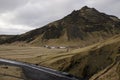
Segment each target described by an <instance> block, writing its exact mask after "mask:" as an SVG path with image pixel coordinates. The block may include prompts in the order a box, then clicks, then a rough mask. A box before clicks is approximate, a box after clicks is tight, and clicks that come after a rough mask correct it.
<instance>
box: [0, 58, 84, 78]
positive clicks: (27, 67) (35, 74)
mask: <svg viewBox="0 0 120 80" xmlns="http://www.w3.org/2000/svg"><path fill="white" fill-rule="evenodd" d="M0 65H9V66H17V67H20V68H22V69H23V73H24V74H25V77H27V79H28V80H29V79H30V80H84V79H78V78H76V77H74V76H72V75H70V74H68V73H65V72H60V71H56V70H53V69H50V68H46V67H42V66H36V65H33V64H28V63H24V62H19V61H13V60H7V59H0Z"/></svg>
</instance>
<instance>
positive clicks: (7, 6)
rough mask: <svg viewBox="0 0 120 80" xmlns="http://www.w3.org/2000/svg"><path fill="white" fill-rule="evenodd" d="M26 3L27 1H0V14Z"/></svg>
mask: <svg viewBox="0 0 120 80" xmlns="http://www.w3.org/2000/svg"><path fill="white" fill-rule="evenodd" d="M27 2H28V0H0V13H4V12H7V11H11V10H14V9H16V8H18V7H20V6H23V5H24V4H26V3H27Z"/></svg>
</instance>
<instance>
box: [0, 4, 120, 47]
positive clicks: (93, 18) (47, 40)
mask: <svg viewBox="0 0 120 80" xmlns="http://www.w3.org/2000/svg"><path fill="white" fill-rule="evenodd" d="M119 33H120V20H119V19H118V18H117V17H115V16H112V15H107V14H105V13H101V12H99V11H97V10H96V9H95V8H89V7H87V6H85V7H83V8H81V9H80V10H76V11H75V10H74V11H73V12H72V13H71V14H69V15H67V16H66V17H64V18H63V19H60V20H58V21H55V22H52V23H50V24H48V25H45V26H43V27H41V28H38V29H35V30H32V31H29V32H27V33H24V34H21V35H15V36H12V37H10V38H7V39H4V40H2V41H0V44H5V43H7V44H10V43H14V42H25V43H27V44H30V45H37V46H40V45H46V44H47V45H66V46H86V45H90V44H93V43H96V42H99V41H102V40H104V39H107V38H109V37H112V36H114V35H116V34H119Z"/></svg>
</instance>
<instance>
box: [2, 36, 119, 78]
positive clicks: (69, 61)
mask: <svg viewBox="0 0 120 80" xmlns="http://www.w3.org/2000/svg"><path fill="white" fill-rule="evenodd" d="M119 47H120V35H117V36H114V37H112V38H110V39H108V40H105V41H102V42H98V43H96V44H94V45H90V46H87V47H84V48H79V49H74V50H71V51H69V52H66V49H47V48H44V47H30V46H26V47H25V46H23V47H20V46H4V45H3V46H0V57H1V58H7V59H14V60H18V61H24V62H28V63H33V64H38V65H42V66H46V67H50V68H53V69H56V70H60V71H65V72H68V73H70V74H73V75H75V76H77V77H82V78H86V77H87V78H90V77H92V76H93V75H94V74H96V73H99V72H100V71H102V70H104V69H106V68H107V67H108V66H109V65H111V64H112V63H113V62H114V59H115V58H116V55H118V54H119V53H118V49H119Z"/></svg>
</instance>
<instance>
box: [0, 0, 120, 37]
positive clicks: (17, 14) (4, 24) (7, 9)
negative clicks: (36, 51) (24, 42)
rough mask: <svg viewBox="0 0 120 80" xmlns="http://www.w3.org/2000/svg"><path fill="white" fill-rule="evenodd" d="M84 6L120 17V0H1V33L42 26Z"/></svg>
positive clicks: (25, 30) (23, 31)
mask: <svg viewBox="0 0 120 80" xmlns="http://www.w3.org/2000/svg"><path fill="white" fill-rule="evenodd" d="M83 6H88V7H91V8H93V7H94V8H96V9H97V10H99V11H100V12H104V13H107V14H109V15H115V16H117V17H119V18H120V0H0V34H9V35H16V34H22V33H25V32H27V31H30V30H32V29H36V28H40V27H42V26H44V25H46V24H48V23H50V22H53V21H56V20H59V19H61V18H63V17H64V16H66V15H68V14H70V13H71V12H72V11H73V10H79V9H80V8H82V7H83Z"/></svg>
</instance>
